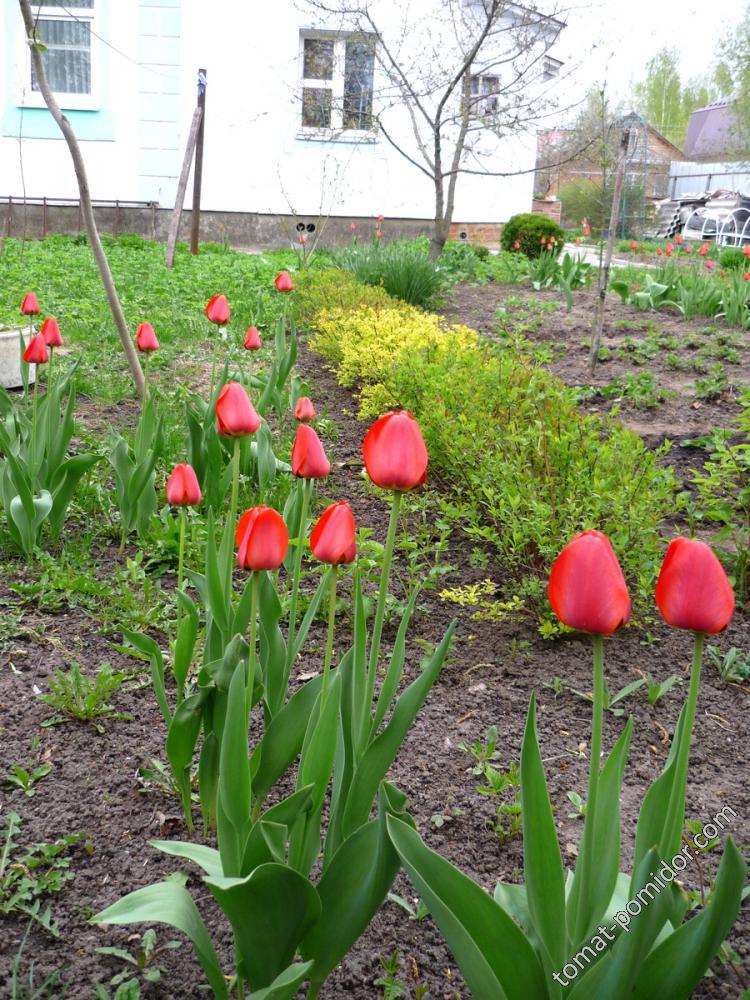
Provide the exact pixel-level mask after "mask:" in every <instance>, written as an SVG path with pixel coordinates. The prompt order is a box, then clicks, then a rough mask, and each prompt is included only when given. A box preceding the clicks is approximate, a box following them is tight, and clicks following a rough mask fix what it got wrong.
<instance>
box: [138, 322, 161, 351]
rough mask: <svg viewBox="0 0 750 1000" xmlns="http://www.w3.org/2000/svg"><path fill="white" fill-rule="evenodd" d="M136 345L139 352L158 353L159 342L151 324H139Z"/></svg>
mask: <svg viewBox="0 0 750 1000" xmlns="http://www.w3.org/2000/svg"><path fill="white" fill-rule="evenodd" d="M135 344H136V347H137V348H138V350H139V351H158V350H159V341H158V340H157V339H156V334H155V333H154V328H153V327H152V326H151V324H150V323H139V324H138V329H137V330H136V332H135Z"/></svg>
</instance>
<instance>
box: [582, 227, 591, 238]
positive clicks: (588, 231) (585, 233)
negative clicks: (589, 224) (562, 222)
mask: <svg viewBox="0 0 750 1000" xmlns="http://www.w3.org/2000/svg"><path fill="white" fill-rule="evenodd" d="M583 235H584V236H591V230H590V229H584V231H583Z"/></svg>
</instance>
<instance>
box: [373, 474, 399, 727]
mask: <svg viewBox="0 0 750 1000" xmlns="http://www.w3.org/2000/svg"><path fill="white" fill-rule="evenodd" d="M400 508H401V492H400V491H399V490H394V491H393V499H392V501H391V517H390V520H389V522H388V534H387V536H386V540H385V550H384V551H383V566H382V568H381V571H380V592H379V594H378V605H377V608H376V611H375V622H374V624H373V627H372V643H371V645H370V663H369V666H368V669H367V694H366V699H367V700H366V702H365V705H366V708H367V711H368V712H369V711H370V710H371V707H372V699H373V696H374V694H375V678H376V675H377V672H378V657H379V656H380V639H381V637H382V634H383V619H384V618H385V605H386V601H387V599H388V583H389V581H390V576H391V562H392V561H393V548H394V545H395V544H396V529H397V528H398V515H399V510H400Z"/></svg>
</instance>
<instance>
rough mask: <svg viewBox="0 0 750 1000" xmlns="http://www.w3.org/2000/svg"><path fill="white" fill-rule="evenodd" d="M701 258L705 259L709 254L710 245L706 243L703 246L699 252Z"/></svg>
mask: <svg viewBox="0 0 750 1000" xmlns="http://www.w3.org/2000/svg"><path fill="white" fill-rule="evenodd" d="M698 253H699V254H700V256H701V257H705V256H706V254H707V253H708V243H704V244H703V246H702V247H701V248H700V250H699V251H698Z"/></svg>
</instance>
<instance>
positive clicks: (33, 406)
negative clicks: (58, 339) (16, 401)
mask: <svg viewBox="0 0 750 1000" xmlns="http://www.w3.org/2000/svg"><path fill="white" fill-rule="evenodd" d="M40 372H41V368H40V366H39V365H37V366H36V371H35V373H34V393H33V395H32V397H31V462H30V463H29V465H30V467H31V479H32V486H31V488H32V491H33V492H34V493H36V398H37V389H38V387H39V375H40ZM48 402H49V401H48Z"/></svg>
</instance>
